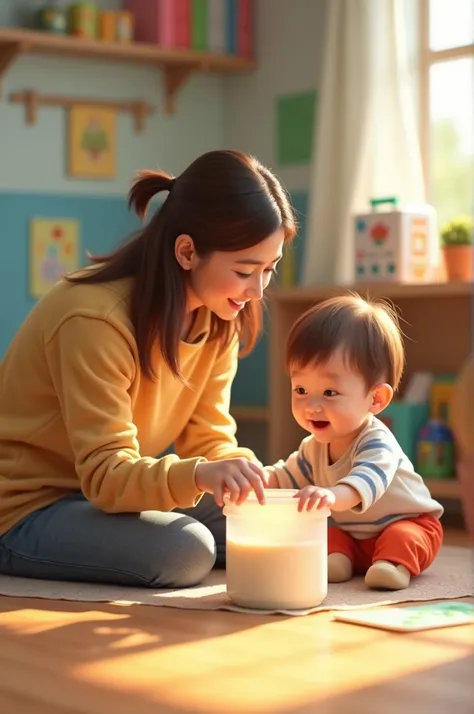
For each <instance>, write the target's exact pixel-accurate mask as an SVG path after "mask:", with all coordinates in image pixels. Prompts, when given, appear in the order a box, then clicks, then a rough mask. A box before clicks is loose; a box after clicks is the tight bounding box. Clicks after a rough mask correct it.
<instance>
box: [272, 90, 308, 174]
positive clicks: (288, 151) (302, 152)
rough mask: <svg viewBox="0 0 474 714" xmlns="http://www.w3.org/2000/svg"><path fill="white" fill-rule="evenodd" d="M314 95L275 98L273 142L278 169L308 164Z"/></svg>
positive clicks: (292, 95) (306, 93) (301, 94)
mask: <svg viewBox="0 0 474 714" xmlns="http://www.w3.org/2000/svg"><path fill="white" fill-rule="evenodd" d="M315 116H316V92H314V91H310V92H300V93H298V94H289V95H283V96H279V97H277V98H276V103H275V119H276V125H275V133H276V136H275V139H276V155H277V162H278V164H279V165H280V166H292V165H298V164H308V163H309V162H310V161H311V157H312V150H313V136H314V123H315Z"/></svg>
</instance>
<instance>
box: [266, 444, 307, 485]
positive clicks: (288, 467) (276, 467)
mask: <svg viewBox="0 0 474 714" xmlns="http://www.w3.org/2000/svg"><path fill="white" fill-rule="evenodd" d="M310 439H311V437H307V438H306V439H303V441H302V442H301V444H300V446H299V449H298V451H294V452H293V453H292V454H290V456H289V457H288V458H287V459H286V461H284V460H283V459H281V460H280V461H277V463H276V464H273V466H266V467H265V472H266V473H267V476H268V480H267V484H266V487H267V488H291V489H301V488H304V487H305V486H307V485H308V484H312V483H314V481H313V467H312V464H311V462H310V460H309V459H308V453H307V452H308V442H309V441H310Z"/></svg>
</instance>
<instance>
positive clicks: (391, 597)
mask: <svg viewBox="0 0 474 714" xmlns="http://www.w3.org/2000/svg"><path fill="white" fill-rule="evenodd" d="M473 564H474V559H473V553H472V551H471V550H470V549H468V548H456V547H451V546H445V547H443V548H442V549H441V552H440V554H439V555H438V557H437V559H436V561H435V562H434V563H433V565H432V566H431V567H430V568H429V569H428V570H427V571H425V572H424V573H422V574H421V575H420V576H419V577H418V578H414V579H413V580H412V582H411V584H410V587H409V588H408V589H406V590H400V591H397V592H384V591H375V590H368V589H367V587H366V585H365V584H364V581H363V579H362V578H354V579H353V580H351V581H349V582H347V583H340V584H331V585H330V586H329V592H328V595H327V598H326V599H325V600H324V602H323V603H322V604H321V605H320V606H319V607H316V608H313V609H311V610H298V611H284V610H282V611H275V610H272V611H269V610H265V611H261V610H244V609H243V608H240V607H237V606H235V605H233V604H232V603H231V601H230V600H229V598H228V596H227V593H226V587H225V573H224V572H223V571H214V572H213V573H211V575H210V576H209V578H207V579H206V580H205V582H203V583H202V584H201V585H198V586H197V587H193V588H187V589H179V590H149V589H146V588H130V587H119V586H114V585H94V584H87V583H68V582H66V583H63V582H58V581H51V580H33V579H30V578H14V577H9V576H4V575H0V595H6V596H9V597H32V598H44V599H48V600H75V601H78V602H109V603H120V604H142V605H154V606H157V607H160V606H161V607H163V606H164V607H176V608H182V609H186V610H232V611H236V612H253V613H257V612H258V613H259V614H264V613H267V614H275V613H276V612H279V613H281V614H286V615H307V614H309V613H311V612H318V611H321V610H344V609H355V608H362V607H371V606H375V605H387V604H391V603H400V602H414V601H427V600H444V599H453V598H460V597H465V596H469V595H473V594H474V575H473V573H474V568H473Z"/></svg>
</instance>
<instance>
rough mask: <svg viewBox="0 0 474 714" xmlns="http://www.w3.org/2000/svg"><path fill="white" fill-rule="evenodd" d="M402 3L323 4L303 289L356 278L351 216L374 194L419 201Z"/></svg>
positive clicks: (340, 0)
mask: <svg viewBox="0 0 474 714" xmlns="http://www.w3.org/2000/svg"><path fill="white" fill-rule="evenodd" d="M405 2H406V0H328V2H327V29H326V36H325V46H324V50H323V52H324V58H323V71H322V78H321V84H320V102H319V111H318V116H317V117H316V124H315V130H314V131H315V134H314V144H313V145H314V152H313V156H314V158H313V165H312V172H311V183H310V191H309V214H308V225H307V230H306V248H305V260H304V269H303V276H302V279H303V283H304V284H305V285H314V284H328V283H337V284H347V283H351V282H352V281H353V280H354V267H353V263H354V261H353V216H354V214H355V213H363V212H367V211H368V210H369V201H370V199H371V198H378V197H385V196H397V197H398V198H399V200H400V202H401V203H421V202H424V201H425V186H424V180H423V171H422V161H421V153H420V146H419V141H418V131H417V119H416V115H417V111H416V104H415V101H414V98H415V96H416V92H415V91H414V86H415V85H414V82H415V79H416V77H415V74H416V73H415V69H416V65H415V64H414V63H413V61H412V53H411V52H410V47H409V43H408V41H407V39H408V36H407V19H406V17H405ZM414 5H417V3H415V2H414V0H411V6H412V7H413V6H414Z"/></svg>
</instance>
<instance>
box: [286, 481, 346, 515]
mask: <svg viewBox="0 0 474 714" xmlns="http://www.w3.org/2000/svg"><path fill="white" fill-rule="evenodd" d="M294 497H295V498H297V499H298V500H299V503H298V511H304V510H307V511H312V510H313V508H316V509H318V510H321V509H322V508H332V506H334V504H335V502H336V495H335V494H334V493H333V492H332V491H331V490H330V489H329V488H320V487H319V486H305V487H304V488H302V489H301V490H300V491H298V493H295V496H294ZM305 506H306V509H305Z"/></svg>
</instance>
